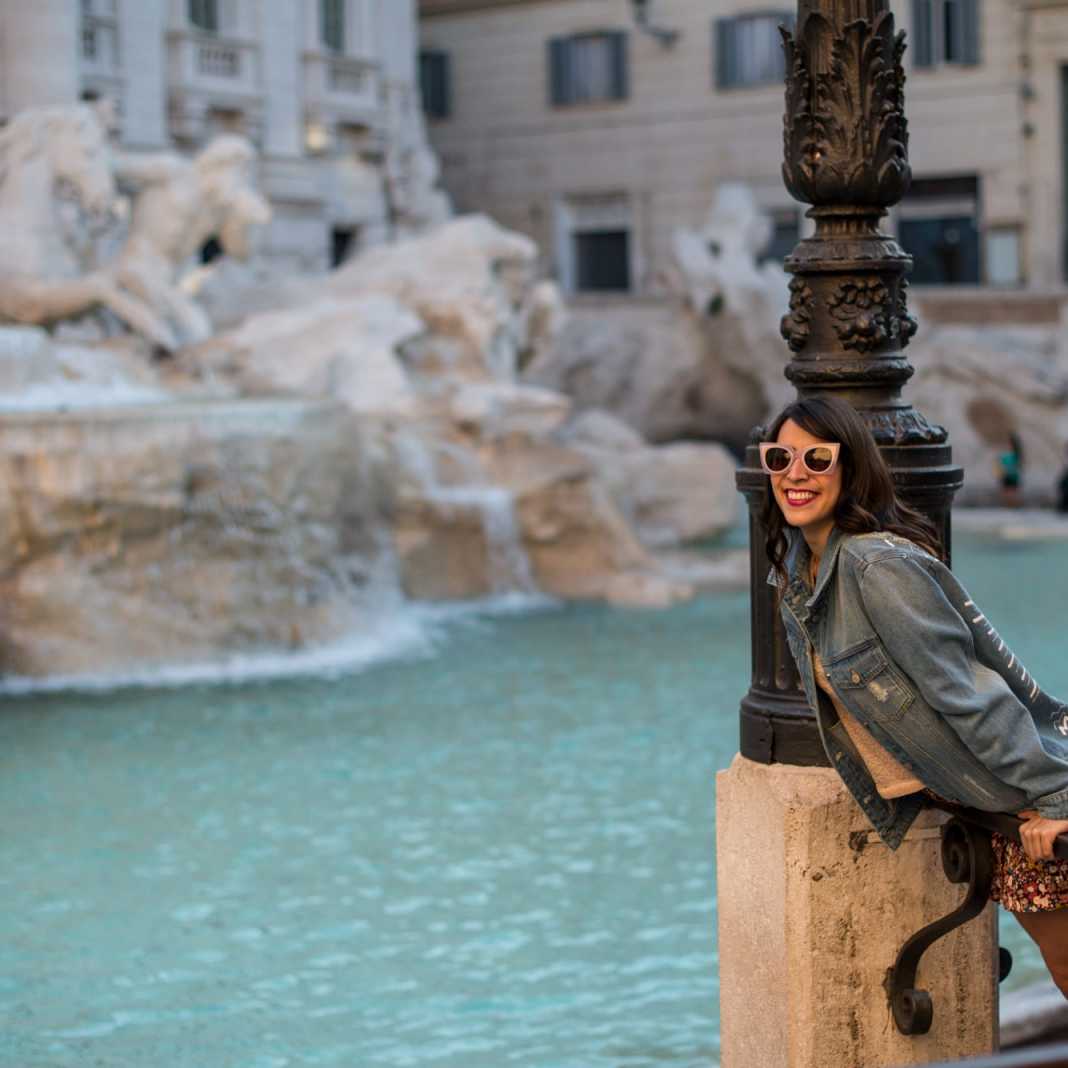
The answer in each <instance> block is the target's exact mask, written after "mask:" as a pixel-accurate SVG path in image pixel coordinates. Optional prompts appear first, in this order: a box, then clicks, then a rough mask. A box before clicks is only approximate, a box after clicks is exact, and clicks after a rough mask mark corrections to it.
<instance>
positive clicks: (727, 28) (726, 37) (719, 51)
mask: <svg viewBox="0 0 1068 1068" xmlns="http://www.w3.org/2000/svg"><path fill="white" fill-rule="evenodd" d="M713 32H714V34H715V53H716V59H715V67H716V69H715V71H713V74H714V75H715V84H716V88H717V89H729V88H730V87H731V86H732V85H733V84H734V82H735V78H734V71H733V69H732V64H731V57H732V56H733V55H734V19H716V22H715V26H714V27H713Z"/></svg>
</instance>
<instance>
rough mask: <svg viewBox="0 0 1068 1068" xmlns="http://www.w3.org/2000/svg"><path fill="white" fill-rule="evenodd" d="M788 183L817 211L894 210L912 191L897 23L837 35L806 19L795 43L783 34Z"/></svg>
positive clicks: (860, 25) (855, 26) (886, 19)
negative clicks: (831, 207) (847, 207)
mask: <svg viewBox="0 0 1068 1068" xmlns="http://www.w3.org/2000/svg"><path fill="white" fill-rule="evenodd" d="M780 32H781V33H782V35H783V49H784V51H785V53H786V70H787V82H786V114H785V117H784V120H783V123H784V126H783V147H784V149H785V162H784V163H783V181H784V182H785V183H786V187H787V189H789V191H790V193H791V194H792V195H793V196H794V197H796V198H797V199H798V200H800V201H803V202H804V203H806V204H812V205H815V206H817V207H818V206H820V205H826V204H856V205H870V206H874V207H889V206H890V205H891V204H895V203H897V201H898V200H900V199H901V197H902V196H904V194H905V192H906V191H907V190H908V186H909V182H910V180H911V170H910V168H909V163H908V122H907V120H906V118H905V110H904V86H905V70H904V67H903V65H902V58H903V56H904V53H905V34H904V32H901V33H898V34H896V35H895V33H894V16H893V15H892V14H891V13H890V12H889V11H884V12H882V13H881V14H879V15H878V16H877V18H876V19H875V21H874V22H871V21H869V20H867V19H857V20H855V21H853V22H850V23H848V24H847V25H846V26H844V27H843V28H842V30H841V32H836V31H835V29H834V27H833V26H832V25H831V23H830V22H829V21H828V20H827V19H826V18H825V17H824V16H823V15H821V14H819V13H816V12H811V13H809V14H808V15H807V16H806V17H805V19H804V22H803V23H802V24H801V26H800V27H799V28H798V31H797V38H796V39H795V38H794V37H793V35H792V34H791V33H790V32H789V31H788V30H786V29H782V30H781V31H780Z"/></svg>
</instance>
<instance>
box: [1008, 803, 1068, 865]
mask: <svg viewBox="0 0 1068 1068" xmlns="http://www.w3.org/2000/svg"><path fill="white" fill-rule="evenodd" d="M1017 815H1018V816H1019V817H1020V819H1022V820H1024V821H1025V822H1024V823H1023V824H1022V825H1021V826H1020V844H1021V845H1022V846H1023V849H1024V852H1025V853H1026V854H1027V855H1028V856H1029V857H1030V858H1031V859H1032V860H1052V859H1053V842H1054V839H1055V838H1056V837H1057V835H1059V834H1065V833H1068V820H1050V819H1046V817H1045V816H1040V815H1039V814H1038V813H1037V812H1035V810H1034V809H1028V810H1027V811H1026V812H1018V813H1017Z"/></svg>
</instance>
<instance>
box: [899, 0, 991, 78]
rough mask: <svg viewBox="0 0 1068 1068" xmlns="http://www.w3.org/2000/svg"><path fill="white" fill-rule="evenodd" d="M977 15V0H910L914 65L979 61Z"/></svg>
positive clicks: (978, 19) (978, 11) (978, 16)
mask: <svg viewBox="0 0 1068 1068" xmlns="http://www.w3.org/2000/svg"><path fill="white" fill-rule="evenodd" d="M980 17H981V11H980V6H979V0H912V41H913V49H914V51H913V55H914V56H915V63H916V66H917V67H935V66H939V65H941V64H943V63H958V64H964V65H967V66H974V65H975V64H976V63H978V62H979V59H980V49H979V28H980Z"/></svg>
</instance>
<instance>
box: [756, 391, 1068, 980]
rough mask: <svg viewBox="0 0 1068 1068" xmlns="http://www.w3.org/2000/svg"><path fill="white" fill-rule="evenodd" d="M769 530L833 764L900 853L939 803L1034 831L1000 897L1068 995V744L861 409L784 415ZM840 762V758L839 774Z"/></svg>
mask: <svg viewBox="0 0 1068 1068" xmlns="http://www.w3.org/2000/svg"><path fill="white" fill-rule="evenodd" d="M760 454H761V463H762V465H763V467H764V470H765V471H766V472H767V473H768V476H769V485H768V491H767V494H766V497H765V507H764V523H765V529H766V531H767V545H766V548H767V554H768V559H769V560H770V561H771V564H772V570H773V577H774V579H775V581H776V583H777V585H778V587H779V593H780V596H779V606H780V611H781V614H782V617H783V623H784V626H785V629H786V635H787V639H788V641H789V645H790V650H791V652H792V653H793V656H794V659H795V660H796V661H797V667H798V673H799V674H800V676H801V680H802V683H803V685H804V689H805V695H806V697H807V698H808V702H809V704H810V705H811V707H812V711H813V713H814V715H815V716H816V720H817V722H818V724H819V729H820V737H821V739H822V741H823V744H824V746H825V748H827V749H828V758H829V762H830V763H831V765H832V766H833V767H834V768H835V769H836V770H837V771H838V772H839V774H840V775H841V777H842V780H843V782H844V783H845V785H846V786H847V787H848V789H849V790H850V792H851V793H852V794H853V797H854V798H855V800H856V801H857V803H858V805H859V806H860V807H861V809H862V810H863V811H864V813H865V815H866V816H867V817H868V819H869V820H870V821H871V823H872V825H873V826H874V828H875V830H876V831H877V832H878V833H879V835H880V836H881V837H882V839H883V840H884V841H885V842H886V844H887V845H888V846H890V847H891V848H892V849H896V848H897V847H898V846H899V845H900V843H901V841H902V839H903V838H904V835H905V832H906V831H907V830H908V828H909V826H910V825H911V824H912V822H913V820H914V819H915V818H916V816H917V815H918V814H919V812H920V810H921V809H922V808H923V807H924V805H925V803H926V797H927V796H928V795H931V794H934V795H937V796H938V797H941V798H948V799H950V800H952V801H956V802H958V803H959V804H963V805H967V806H970V807H972V808H978V809H982V810H985V811H992V812H998V811H1000V812H1013V813H1017V814H1018V815H1020V816H1021V817H1022V818H1024V819H1025V821H1026V822H1025V823H1024V824H1023V826H1022V828H1021V832H1020V838H1021V843H1022V848H1021V846H1020V845H1017V844H1016V843H1015V842H1009V841H1007V840H1006V839H1004V838H1002V837H1001V836H999V835H995V836H994V843H993V844H994V856H995V874H994V887H993V890H992V896H993V897H994V900H997V901H1000V902H1001V904H1002V905H1003V906H1004V907H1005V908H1006V909H1008V910H1009V911H1011V912H1012V913H1013V914H1014V915H1015V916H1016V918H1017V919H1018V920H1019V922H1020V924H1021V925H1022V926H1023V928H1024V929H1025V930H1026V931H1027V933H1028V934H1029V935H1031V937H1032V938H1033V939H1034V940H1035V941H1036V942H1037V943H1038V946H1039V949H1040V950H1041V952H1042V955H1043V958H1044V960H1045V961H1046V964H1047V966H1048V967H1049V969H1050V973H1051V974H1052V976H1053V978H1054V980H1055V981H1056V982H1057V984H1058V986H1059V987H1060V988H1061V990H1062V991H1063V992H1064V993H1065V996H1068V862H1065V861H1059V860H1054V859H1053V841H1054V839H1055V838H1056V836H1057V835H1058V834H1060V833H1063V832H1066V831H1068V750H1065V749H1063V748H1062V747H1061V746H1060V745H1058V743H1057V742H1055V741H1054V740H1053V739H1052V738H1051V737H1049V736H1048V735H1046V736H1044V735H1043V734H1042V733H1041V731H1040V728H1043V727H1044V728H1045V729H1046V730H1047V731H1048V729H1049V728H1050V727H1053V728H1054V729H1060V728H1062V727H1068V706H1066V705H1064V704H1062V703H1061V702H1059V701H1057V700H1055V699H1054V698H1052V697H1050V696H1049V695H1047V694H1045V693H1044V692H1043V691H1042V690H1041V689H1040V687H1039V686H1038V684H1037V682H1035V680H1034V678H1033V677H1032V676H1031V675H1030V674H1029V673H1028V672H1027V670H1026V669H1025V668H1024V667H1023V665H1022V664H1020V662H1019V660H1018V659H1017V658H1016V657H1015V656H1014V655H1013V654H1012V653H1011V652H1010V651H1009V650H1008V648H1007V647H1006V645H1005V643H1004V641H1002V639H1001V638H1000V637H999V636H998V634H997V632H996V631H995V630H994V628H993V626H992V625H991V624H990V622H989V620H988V619H987V618H986V616H985V615H984V614H983V613H982V612H981V611H980V610H979V608H978V607H977V606H976V605H975V602H974V601H973V600H972V599H971V598H970V597H969V596H968V594H967V592H966V591H965V590H964V588H963V587H962V586H961V585H960V583H959V582H958V581H957V580H956V578H955V577H954V576H953V574H952V573H951V572H950V571H949V569H948V568H947V567H946V565H945V563H944V562H943V561H944V554H943V552H942V546H941V545H940V541H939V538H938V535H937V533H936V531H935V529H934V527H933V526H932V525H931V523H930V522H928V520H927V519H925V518H924V517H923V516H922V515H920V514H919V513H918V512H916V511H914V510H913V509H911V508H909V507H908V505H906V504H904V503H903V502H902V501H900V500H898V498H897V496H896V494H895V491H894V483H893V480H892V478H891V475H890V472H889V470H888V468H887V467H886V464H885V463H884V461H883V459H882V456H881V454H880V452H879V449H878V447H877V446H876V444H875V441H874V439H873V438H872V436H871V433H870V432H869V431H868V429H867V427H866V426H865V424H864V422H863V421H862V419H861V417H860V416H859V414H858V413H857V412H856V411H855V410H854V409H853V408H852V406H851V405H849V404H847V403H845V402H844V401H841V400H837V399H836V398H834V397H820V398H807V399H802V400H799V401H797V402H795V403H793V404H791V405H789V406H787V408H785V409H784V410H783V411H782V412H781V413H780V414H779V416H778V417H777V418H776V419H775V420H774V421H773V423H772V424H771V427H770V428H769V431H768V434H767V441H765V442H763V443H762V444H761V447H760ZM832 748H833V751H834V752H833V756H834V759H830V757H831V751H830V750H831V749H832Z"/></svg>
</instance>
